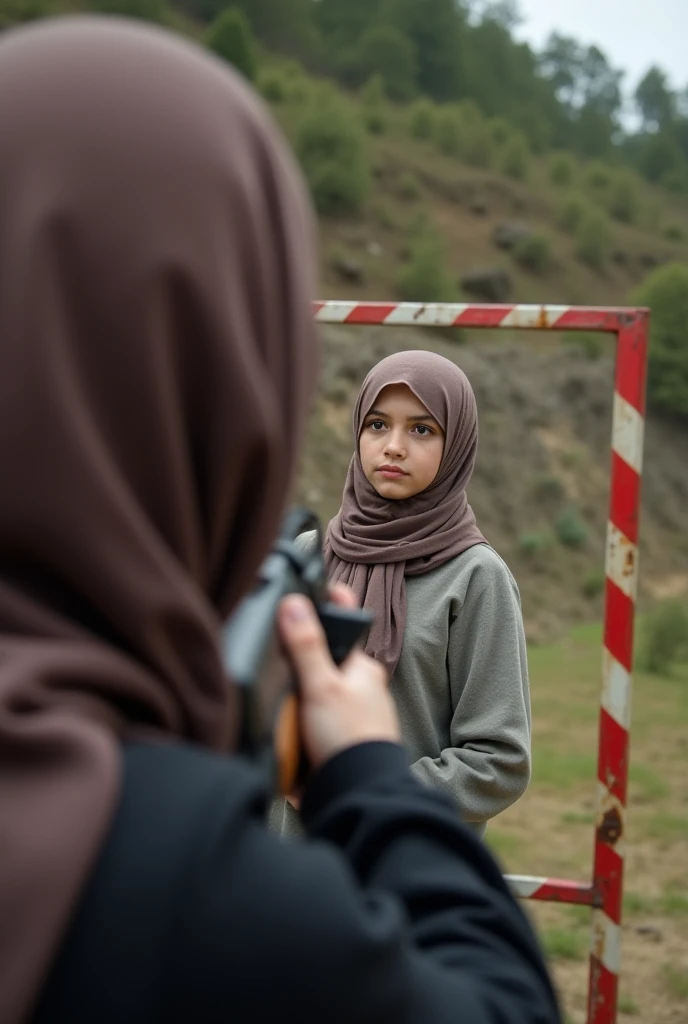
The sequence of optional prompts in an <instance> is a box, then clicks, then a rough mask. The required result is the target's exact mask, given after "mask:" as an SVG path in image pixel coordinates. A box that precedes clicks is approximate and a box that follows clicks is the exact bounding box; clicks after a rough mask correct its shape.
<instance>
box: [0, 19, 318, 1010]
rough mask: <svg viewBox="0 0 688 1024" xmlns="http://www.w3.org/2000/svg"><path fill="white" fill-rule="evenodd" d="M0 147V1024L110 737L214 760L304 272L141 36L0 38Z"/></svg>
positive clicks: (248, 153) (36, 963)
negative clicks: (170, 741)
mask: <svg viewBox="0 0 688 1024" xmlns="http://www.w3.org/2000/svg"><path fill="white" fill-rule="evenodd" d="M0 140H1V145H2V153H1V156H0V480H1V481H2V484H1V486H0V491H1V497H0V1020H1V1021H2V1024H18V1022H19V1021H20V1020H23V1019H25V1018H26V1016H27V1015H28V1014H30V1012H31V1006H32V1002H33V1000H34V999H35V997H36V995H37V991H38V989H39V988H40V986H41V984H42V981H43V978H44V977H45V973H46V971H47V969H48V967H49V965H50V962H51V959H52V957H53V955H54V953H55V951H56V949H57V947H58V945H59V942H60V938H61V936H62V934H63V932H64V929H65V928H66V926H67V923H68V920H69V917H70V915H71V912H72V910H73V907H74V905H75V902H76V900H77V898H78V895H79V891H80V889H81V887H82V885H83V883H84V880H85V877H86V876H87V874H88V872H89V871H90V868H91V866H92V864H93V861H94V858H95V856H96V855H97V852H98V849H99V846H100V843H101V841H102V839H103V836H104V834H105V832H106V829H107V827H108V824H109V822H110V820H111V818H112V814H113V810H114V807H115V805H116V802H117V799H118V791H119V786H120V753H119V746H118V738H119V737H124V736H127V735H130V734H135V733H136V732H137V731H139V730H146V731H147V733H148V735H150V736H151V737H156V736H157V737H159V738H161V739H164V738H165V737H168V738H173V737H180V738H183V739H185V740H188V741H191V742H194V743H198V744H203V745H205V746H207V747H211V748H213V749H216V750H225V749H227V748H228V747H230V746H231V743H232V738H233V734H234V729H233V726H234V723H233V720H232V708H231V694H230V692H229V690H228V687H227V685H226V681H225V678H224V675H223V669H222V664H221V658H220V653H219V648H218V643H217V639H218V631H219V628H220V624H221V620H222V619H223V618H224V617H225V616H226V615H227V614H228V613H229V612H230V611H231V610H232V608H233V607H234V606H235V604H236V603H237V601H238V599H239V598H240V597H241V596H242V594H243V593H244V592H245V591H246V590H247V589H248V588H249V586H250V584H251V582H252V580H253V578H254V574H255V571H256V569H257V567H258V565H259V564H260V561H261V559H262V558H263V557H264V555H265V553H266V550H267V548H268V546H269V543H270V541H271V538H272V537H273V536H274V534H275V532H276V529H277V527H278V523H279V519H280V516H281V514H282V511H283V502H284V499H285V497H286V492H287V489H288V486H289V484H290V478H291V475H292V471H293V467H294V461H295V456H296V452H297V449H298V446H299V443H300V439H301V434H302V429H303V426H304V420H305V416H306V410H307V405H308V402H309V399H310V395H311V391H312V388H313V385H314V375H315V363H316V338H315V332H314V327H313V323H312V317H311V310H310V301H311V300H312V298H313V286H314V281H315V267H314V230H313V229H314V223H313V220H312V216H311V211H310V207H309V205H308V202H307V200H306V198H305V192H304V189H303V187H302V181H301V178H300V175H299V174H298V172H297V170H296V168H295V166H294V164H293V163H292V159H291V157H290V156H289V154H288V150H287V148H286V146H285V145H284V143H283V142H282V140H281V137H280V136H279V135H278V133H277V132H276V130H275V129H274V127H273V126H272V124H271V122H270V119H269V117H268V115H267V114H266V112H265V110H264V108H263V106H262V104H261V103H260V102H259V101H258V100H257V99H255V98H254V96H253V94H252V93H251V92H250V90H249V89H248V88H247V87H246V86H245V85H244V84H243V83H242V82H241V80H240V79H239V77H238V76H237V75H235V74H234V73H233V72H231V71H230V70H229V69H228V68H226V67H225V66H224V65H223V64H221V63H220V62H219V61H216V60H215V59H214V58H211V57H209V56H207V55H205V54H203V52H202V51H201V50H200V49H197V48H196V47H195V46H192V45H191V44H188V43H185V42H182V41H181V40H179V39H176V38H175V37H173V36H172V35H168V34H167V33H165V32H163V31H161V30H157V29H153V28H144V27H142V26H140V25H134V24H133V23H129V22H126V21H120V20H118V19H112V20H110V19H102V20H101V19H98V18H75V19H72V18H67V19H64V20H60V21H57V22H47V23H45V22H44V23H42V24H39V25H37V26H35V27H29V28H25V29H19V30H16V31H11V32H8V33H7V34H3V36H2V41H1V42H0ZM104 927H107V925H106V924H104ZM94 1024H96V1022H94Z"/></svg>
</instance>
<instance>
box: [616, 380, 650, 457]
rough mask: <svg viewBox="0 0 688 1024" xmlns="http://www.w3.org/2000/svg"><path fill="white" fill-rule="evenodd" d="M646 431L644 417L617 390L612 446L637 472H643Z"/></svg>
mask: <svg viewBox="0 0 688 1024" xmlns="http://www.w3.org/2000/svg"><path fill="white" fill-rule="evenodd" d="M644 432H645V424H644V421H643V417H642V416H641V415H640V413H639V412H638V410H637V409H634V408H633V406H632V405H630V404H629V403H628V402H627V401H626V399H625V398H622V397H621V395H620V394H619V393H618V392H616V391H615V392H614V420H613V423H612V448H613V449H614V451H615V452H616V454H617V455H620V456H621V458H622V459H623V460H624V462H627V463H628V465H629V466H631V467H632V468H633V469H634V470H635V471H636V473H640V472H642V465H643V437H644Z"/></svg>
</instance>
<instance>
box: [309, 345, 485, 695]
mask: <svg viewBox="0 0 688 1024" xmlns="http://www.w3.org/2000/svg"><path fill="white" fill-rule="evenodd" d="M388 384H406V385H407V386H408V387H409V388H410V389H411V391H412V392H413V393H414V395H415V396H416V398H418V399H419V400H420V401H421V402H422V403H423V405H424V406H425V407H426V409H428V410H429V411H430V412H431V413H432V415H433V416H434V417H435V419H436V420H437V422H438V423H439V424H440V426H441V427H442V429H443V430H444V432H445V442H444V453H443V455H442V462H441V464H440V468H439V471H438V473H437V476H436V478H435V480H434V481H433V483H432V484H431V485H430V487H428V488H426V490H424V491H422V492H421V493H420V494H416V495H415V496H414V497H412V498H405V499H403V500H401V501H388V500H387V499H386V498H382V497H380V495H379V494H378V493H377V491H376V490H375V488H374V487H373V486H372V484H370V483H369V482H368V480H367V479H366V476H365V474H364V472H363V467H362V465H361V459H360V456H359V452H358V439H359V437H360V434H361V430H362V428H363V423H364V421H365V418H366V416H367V415H368V413H369V411H370V410H371V409H372V407H373V405H374V403H375V399H376V398H377V396H378V395H379V394H380V391H381V390H382V389H383V388H384V387H386V386H387V385H388ZM353 427H354V440H355V444H356V451H355V454H354V456H353V458H352V460H351V463H350V465H349V472H348V474H347V477H346V483H345V485H344V497H343V499H342V507H341V508H340V510H339V512H338V514H337V515H336V516H335V518H334V519H333V520H332V522H331V523H330V525H329V526H328V529H327V538H326V543H325V553H326V558H327V563H328V575H329V578H330V579H331V580H332V581H333V582H336V581H338V582H341V583H347V584H348V585H349V586H350V587H352V588H353V590H354V592H355V593H356V596H357V597H358V599H359V601H360V602H361V603H362V604H363V605H364V606H365V607H366V608H369V609H370V610H371V611H372V612H374V614H375V622H374V624H373V627H372V629H371V631H370V634H369V637H368V642H367V645H366V651H367V653H368V654H369V655H370V656H371V657H373V658H375V659H376V660H377V661H379V662H380V663H381V664H382V665H384V666H385V668H386V669H387V670H388V672H389V674H390V676H391V675H392V674H393V673H394V670H395V668H396V666H397V662H398V661H399V655H400V653H401V644H402V640H403V638H404V628H405V625H406V582H405V577H406V576H420V575H422V574H423V573H426V572H430V571H431V570H432V569H435V568H437V566H439V565H442V564H443V563H444V562H447V561H449V559H450V558H454V557H455V556H456V555H460V554H461V552H462V551H466V550H467V548H470V547H473V545H475V544H484V543H485V538H484V537H483V535H482V533H481V532H480V530H479V529H478V527H477V525H476V521H475V516H474V515H473V510H472V509H471V506H470V505H469V504H468V499H467V497H466V487H467V486H468V481H469V480H470V478H471V474H472V473H473V466H474V465H475V456H476V451H477V447H478V412H477V408H476V404H475V396H474V394H473V389H472V388H471V385H470V383H469V381H468V378H467V377H466V375H465V373H463V371H462V370H460V369H459V368H458V366H455V364H454V363H451V362H450V361H449V360H448V359H444V358H443V357H442V356H438V355H435V353H433V352H398V353H396V354H395V355H393V356H388V358H387V359H383V360H382V362H380V363H378V364H377V366H374V367H373V369H372V370H371V371H370V373H369V374H368V376H367V377H366V379H365V380H364V381H363V385H362V387H361V390H360V392H359V395H358V400H357V402H356V405H355V407H354V416H353Z"/></svg>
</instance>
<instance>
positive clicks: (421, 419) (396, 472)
mask: <svg viewBox="0 0 688 1024" xmlns="http://www.w3.org/2000/svg"><path fill="white" fill-rule="evenodd" d="M358 450H359V453H360V457H361V465H362V466H363V472H364V473H365V475H366V477H367V479H368V481H369V482H370V483H371V484H372V485H373V487H374V488H375V490H376V491H377V493H378V494H379V495H380V496H381V497H382V498H387V499H388V500H391V501H399V500H400V499H401V498H412V497H413V496H414V494H420V492H421V491H424V490H425V489H426V488H427V487H429V486H430V484H431V483H432V482H433V480H434V479H435V477H436V476H437V473H438V471H439V468H440V463H441V461H442V454H443V452H444V431H443V430H442V428H441V427H440V425H439V423H438V422H437V420H436V419H435V418H434V417H433V416H432V414H431V413H430V412H428V410H427V409H426V408H425V406H424V405H423V403H422V402H421V401H420V400H419V399H418V398H416V396H415V395H414V393H413V392H412V391H411V389H410V388H409V387H407V385H406V384H388V385H387V387H385V388H383V389H382V391H381V392H380V394H379V395H378V396H377V398H376V399H375V402H374V403H373V407H372V409H371V410H370V412H369V413H368V415H367V416H366V418H365V420H364V421H363V429H362V430H361V435H360V438H359V442H358Z"/></svg>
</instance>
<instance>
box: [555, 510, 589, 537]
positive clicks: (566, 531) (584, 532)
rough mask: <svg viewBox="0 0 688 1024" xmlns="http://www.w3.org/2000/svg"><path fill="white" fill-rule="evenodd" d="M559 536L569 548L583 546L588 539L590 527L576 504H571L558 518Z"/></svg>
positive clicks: (557, 528) (557, 529)
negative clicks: (582, 517)
mask: <svg viewBox="0 0 688 1024" xmlns="http://www.w3.org/2000/svg"><path fill="white" fill-rule="evenodd" d="M556 531H557V537H558V538H559V540H560V541H561V543H562V544H564V545H565V546H566V547H568V548H581V547H583V545H584V544H585V542H586V541H587V539H588V528H587V527H586V525H585V523H584V522H583V520H582V519H581V517H580V513H579V511H578V509H577V508H576V507H575V505H569V507H568V508H565V509H564V510H563V511H562V512H561V514H560V515H559V516H558V518H557V522H556Z"/></svg>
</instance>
